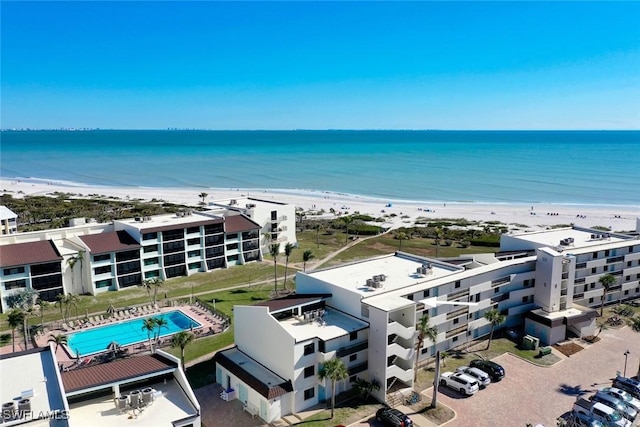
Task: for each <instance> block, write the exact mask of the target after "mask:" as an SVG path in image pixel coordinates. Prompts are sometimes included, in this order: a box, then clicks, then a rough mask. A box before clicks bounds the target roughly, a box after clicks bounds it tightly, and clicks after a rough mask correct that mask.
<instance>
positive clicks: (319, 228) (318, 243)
mask: <svg viewBox="0 0 640 427" xmlns="http://www.w3.org/2000/svg"><path fill="white" fill-rule="evenodd" d="M321 229H324V225H323V224H322V223H321V222H318V223H317V224H316V246H317V247H318V248H320V230H321Z"/></svg>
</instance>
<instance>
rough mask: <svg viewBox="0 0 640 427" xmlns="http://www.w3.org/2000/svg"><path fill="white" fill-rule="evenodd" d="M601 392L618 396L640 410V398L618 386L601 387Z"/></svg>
mask: <svg viewBox="0 0 640 427" xmlns="http://www.w3.org/2000/svg"><path fill="white" fill-rule="evenodd" d="M600 391H601V392H603V393H607V394H610V395H611V396H613V397H617V398H618V399H620V400H622V401H623V402H624V403H626V404H627V405H629V406H631V407H632V408H633V409H635V410H636V411H640V399H636V398H635V397H633V396H631V395H630V394H629V393H627V392H626V391H624V390H621V389H619V388H616V387H605V388H601V389H600Z"/></svg>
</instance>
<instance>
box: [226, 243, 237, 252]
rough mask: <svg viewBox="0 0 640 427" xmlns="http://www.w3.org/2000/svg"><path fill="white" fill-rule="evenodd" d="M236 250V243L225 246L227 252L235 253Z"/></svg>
mask: <svg viewBox="0 0 640 427" xmlns="http://www.w3.org/2000/svg"><path fill="white" fill-rule="evenodd" d="M237 249H238V244H237V243H230V244H228V245H227V250H228V251H235V250H237Z"/></svg>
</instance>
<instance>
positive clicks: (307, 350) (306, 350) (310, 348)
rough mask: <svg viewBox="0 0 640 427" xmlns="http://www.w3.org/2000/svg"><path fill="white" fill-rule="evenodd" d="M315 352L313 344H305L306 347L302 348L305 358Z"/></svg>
mask: <svg viewBox="0 0 640 427" xmlns="http://www.w3.org/2000/svg"><path fill="white" fill-rule="evenodd" d="M315 351H316V348H315V345H314V344H313V343H311V344H307V345H305V346H304V355H305V356H307V355H309V354H313V353H315Z"/></svg>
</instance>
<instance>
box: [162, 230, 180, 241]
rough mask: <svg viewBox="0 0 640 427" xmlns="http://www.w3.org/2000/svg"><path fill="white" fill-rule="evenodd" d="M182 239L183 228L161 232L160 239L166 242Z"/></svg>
mask: <svg viewBox="0 0 640 427" xmlns="http://www.w3.org/2000/svg"><path fill="white" fill-rule="evenodd" d="M179 239H184V228H180V229H178V230H167V231H163V232H162V241H163V242H168V241H169V240H179Z"/></svg>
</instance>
